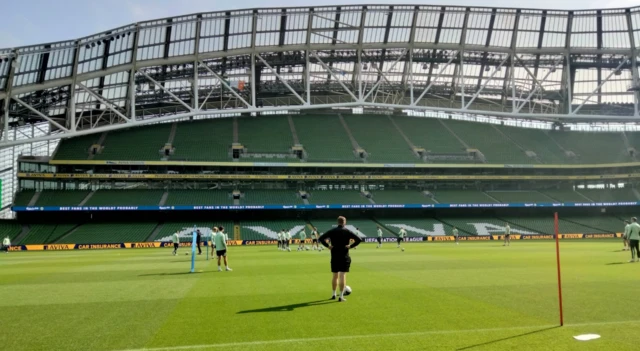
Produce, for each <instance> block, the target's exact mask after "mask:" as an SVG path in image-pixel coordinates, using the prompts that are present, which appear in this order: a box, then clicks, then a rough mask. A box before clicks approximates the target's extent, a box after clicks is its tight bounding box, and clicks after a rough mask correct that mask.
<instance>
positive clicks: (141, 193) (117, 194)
mask: <svg viewBox="0 0 640 351" xmlns="http://www.w3.org/2000/svg"><path fill="white" fill-rule="evenodd" d="M162 194H164V191H163V190H140V189H128V190H106V189H102V190H98V191H96V192H95V193H94V194H93V195H92V196H91V197H90V198H89V200H88V201H87V203H86V204H85V205H86V206H157V205H158V204H159V203H160V199H161V198H162Z"/></svg>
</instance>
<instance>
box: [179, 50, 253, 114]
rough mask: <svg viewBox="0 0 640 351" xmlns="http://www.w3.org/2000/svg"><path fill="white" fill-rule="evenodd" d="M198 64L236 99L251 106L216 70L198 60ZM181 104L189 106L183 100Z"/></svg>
mask: <svg viewBox="0 0 640 351" xmlns="http://www.w3.org/2000/svg"><path fill="white" fill-rule="evenodd" d="M200 66H201V67H204V68H205V69H206V70H207V71H209V73H211V74H212V75H213V76H214V77H216V78H217V79H218V80H219V81H220V84H221V85H222V86H224V87H225V88H226V89H227V90H229V91H230V92H231V94H233V96H235V97H236V98H237V99H238V100H240V101H242V103H243V104H245V106H247V107H252V106H251V104H250V103H248V102H247V101H246V100H245V99H243V98H242V96H240V95H238V93H236V92H235V90H233V88H231V87H230V86H229V84H227V82H226V81H225V80H224V79H222V77H220V76H219V75H218V74H217V73H216V72H214V71H213V70H212V69H211V68H209V66H207V65H205V64H204V63H202V62H200ZM170 94H171V93H170ZM171 95H173V94H171ZM174 98H175V99H177V100H178V101H180V102H182V101H181V100H180V99H178V98H176V97H175V95H174ZM182 104H183V105H185V106H187V108H189V106H188V105H186V104H185V103H184V102H183V103H182ZM189 109H190V108H189Z"/></svg>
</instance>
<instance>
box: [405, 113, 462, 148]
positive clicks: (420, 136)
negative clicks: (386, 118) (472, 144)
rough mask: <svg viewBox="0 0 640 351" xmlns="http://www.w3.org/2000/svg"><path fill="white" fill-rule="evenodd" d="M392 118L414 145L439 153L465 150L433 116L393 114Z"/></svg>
mask: <svg viewBox="0 0 640 351" xmlns="http://www.w3.org/2000/svg"><path fill="white" fill-rule="evenodd" d="M393 119H394V121H395V122H396V124H397V125H398V126H399V127H400V129H401V130H402V132H403V133H404V134H405V135H406V136H407V138H409V140H411V142H412V143H413V144H414V146H416V147H422V148H423V149H425V150H426V151H431V152H434V153H441V154H447V153H453V154H459V153H462V152H464V151H465V147H464V145H462V144H461V143H460V142H459V141H458V139H456V138H455V137H454V136H453V134H451V133H450V132H449V131H448V130H447V128H445V127H443V126H442V124H441V123H440V121H439V120H437V119H435V118H417V117H402V116H395V117H393Z"/></svg>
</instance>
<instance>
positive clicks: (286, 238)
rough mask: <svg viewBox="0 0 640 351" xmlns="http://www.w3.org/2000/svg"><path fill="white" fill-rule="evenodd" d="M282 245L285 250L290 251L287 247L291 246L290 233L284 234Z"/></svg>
mask: <svg viewBox="0 0 640 351" xmlns="http://www.w3.org/2000/svg"><path fill="white" fill-rule="evenodd" d="M284 243H285V246H286V250H287V251H291V248H290V247H289V245H291V232H290V231H288V230H287V231H286V232H285V233H284Z"/></svg>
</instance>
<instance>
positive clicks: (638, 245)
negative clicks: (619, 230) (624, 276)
mask: <svg viewBox="0 0 640 351" xmlns="http://www.w3.org/2000/svg"><path fill="white" fill-rule="evenodd" d="M629 248H630V249H631V260H630V261H629V262H638V261H640V224H638V219H637V218H636V217H633V218H631V224H629Z"/></svg>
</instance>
